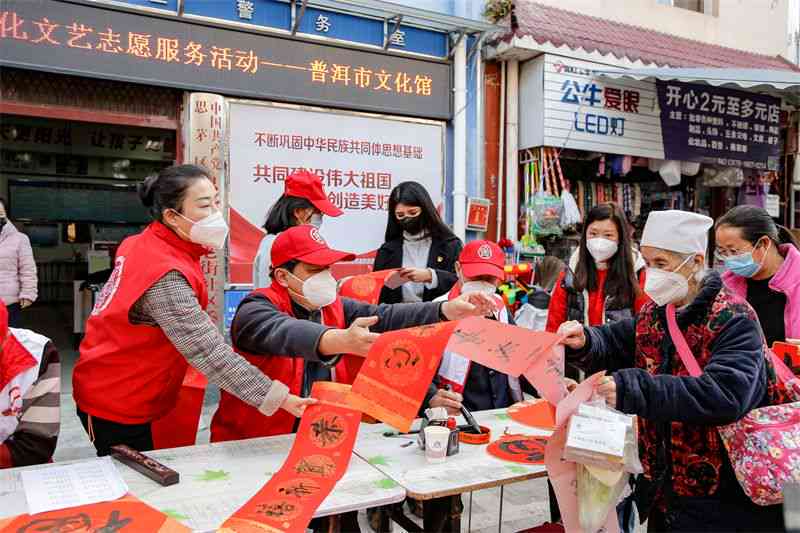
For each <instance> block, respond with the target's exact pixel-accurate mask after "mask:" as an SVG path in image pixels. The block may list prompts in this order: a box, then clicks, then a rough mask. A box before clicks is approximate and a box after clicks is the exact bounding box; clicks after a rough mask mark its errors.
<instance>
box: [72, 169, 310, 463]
mask: <svg viewBox="0 0 800 533" xmlns="http://www.w3.org/2000/svg"><path fill="white" fill-rule="evenodd" d="M139 196H140V198H141V200H142V203H143V204H144V206H145V207H147V208H148V210H149V211H150V214H151V216H152V217H153V219H154V222H153V223H152V224H150V225H149V226H148V227H147V228H146V229H145V230H144V231H143V232H142V233H140V234H138V235H134V236H133V237H130V238H128V239H125V241H123V243H122V244H121V245H120V247H119V250H118V251H117V254H116V259H115V265H114V271H113V273H112V274H111V277H110V279H109V280H108V282H107V283H106V285H105V287H104V288H103V290H102V292H101V293H100V295H99V296H98V298H97V302H96V304H95V307H94V310H93V311H92V314H91V316H90V317H89V320H88V322H87V324H86V336H85V338H84V340H83V343H82V344H81V348H80V358H79V359H78V363H77V364H76V365H75V371H74V373H73V378H72V383H73V394H74V397H75V403H76V404H77V408H78V416H79V417H80V419H81V422H82V423H83V426H84V428H85V429H86V431H87V433H88V434H89V437H90V439H91V440H92V442H93V443H94V445H95V448H97V453H98V455H107V454H108V453H109V451H110V447H111V446H113V445H115V444H127V445H128V446H130V447H132V448H134V449H136V450H140V451H144V450H151V449H153V434H152V428H151V424H152V422H153V421H155V420H158V419H159V418H161V417H163V416H164V415H166V414H167V413H168V412H169V411H170V410H172V409H173V408H174V407H175V404H176V401H177V397H178V392H179V390H180V387H181V383H182V381H183V377H184V374H185V373H186V369H187V365H188V364H191V365H192V366H194V367H195V368H197V369H198V370H199V371H201V372H203V373H204V374H205V375H206V376H207V377H208V379H209V381H211V382H212V383H215V384H217V385H218V386H219V387H221V388H222V389H223V390H225V391H228V392H229V393H231V394H233V395H235V396H236V397H238V398H240V399H241V400H242V401H244V402H246V403H247V404H248V405H251V406H253V407H254V408H257V409H258V410H259V412H261V413H264V414H265V415H273V414H274V413H275V412H276V411H278V410H279V409H283V410H285V411H286V412H287V413H290V414H291V415H292V416H300V415H301V414H302V413H303V411H304V410H305V407H306V405H309V404H311V403H314V400H310V401H309V400H308V399H301V398H298V397H297V396H295V395H292V394H290V393H289V388H288V387H287V386H286V385H285V384H283V383H281V382H280V381H275V380H272V379H270V378H269V377H268V376H266V375H264V374H263V373H261V372H260V371H259V370H258V369H257V368H255V367H254V366H252V365H250V364H249V363H248V362H247V361H246V360H244V359H243V358H242V357H240V356H239V355H237V354H236V353H234V352H233V350H232V349H231V348H230V346H228V345H227V344H225V341H224V339H223V337H222V335H221V334H220V333H219V330H218V329H217V327H216V326H215V325H214V323H213V322H212V321H211V319H210V318H209V316H208V314H207V313H206V312H205V308H206V305H207V304H208V292H207V289H206V284H205V279H204V277H203V272H202V269H201V268H200V258H201V257H202V256H204V255H206V254H207V253H209V252H210V251H211V250H212V249H214V248H220V247H222V245H223V244H224V242H225V238H226V236H227V233H228V227H227V225H226V224H225V220H224V219H223V217H222V213H221V211H220V210H219V205H218V194H217V191H216V189H215V187H214V184H213V183H212V181H211V179H210V178H209V175H208V173H207V171H206V170H204V169H203V168H201V167H198V166H195V165H178V166H172V167H169V168H166V169H164V170H162V171H161V172H160V173H159V174H158V175H155V176H151V177H149V178H147V179H146V180H145V181H144V182H143V183H142V184H141V185H140V186H139Z"/></svg>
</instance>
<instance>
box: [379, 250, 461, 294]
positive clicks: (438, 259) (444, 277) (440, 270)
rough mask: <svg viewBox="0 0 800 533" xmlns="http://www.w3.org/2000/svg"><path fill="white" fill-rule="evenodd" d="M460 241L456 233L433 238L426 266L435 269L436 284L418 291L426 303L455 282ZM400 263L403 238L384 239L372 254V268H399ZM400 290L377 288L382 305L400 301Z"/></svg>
mask: <svg viewBox="0 0 800 533" xmlns="http://www.w3.org/2000/svg"><path fill="white" fill-rule="evenodd" d="M463 247H464V244H463V243H462V242H461V239H459V238H458V237H456V236H451V237H448V238H446V239H444V240H439V239H433V242H432V243H431V251H430V253H429V254H428V268H432V269H434V270H435V271H436V276H437V277H438V278H439V284H438V286H437V287H436V288H435V289H431V290H428V289H425V291H424V292H423V293H422V301H423V302H430V301H433V300H435V299H436V298H438V297H439V296H441V295H442V294H446V293H447V292H448V291H449V290H450V289H451V288H452V287H453V285H455V283H456V281H458V277H457V276H456V274H455V272H456V261H457V260H458V255H459V254H460V253H461V249H462V248H463ZM402 266H403V239H402V238H399V239H394V240H392V241H386V242H385V243H383V246H381V247H380V249H379V250H378V254H377V255H376V256H375V266H374V268H373V270H376V271H377V270H387V269H390V268H401V267H402ZM402 291H403V289H402V287H398V288H396V289H387V288H386V287H384V288H383V290H382V291H381V298H380V302H381V303H384V304H396V303H400V302H402V301H403V292H402Z"/></svg>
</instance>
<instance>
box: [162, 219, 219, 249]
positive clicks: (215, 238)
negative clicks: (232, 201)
mask: <svg viewBox="0 0 800 533" xmlns="http://www.w3.org/2000/svg"><path fill="white" fill-rule="evenodd" d="M175 212H176V213H178V212H177V211H175ZM178 216H180V217H181V218H184V219H186V220H188V221H189V222H191V223H192V229H191V230H189V240H190V241H192V242H193V243H195V244H200V245H202V246H207V247H209V248H216V249H219V248H222V247H223V246H224V245H225V238H226V237H227V236H228V224H226V223H225V218H224V217H223V216H222V211H217V212H215V213H212V214H210V215H208V216H207V217H205V218H203V219H201V220H198V221H197V222H195V221H194V220H192V219H190V218H187V217H185V216H183V215H181V214H180V213H178Z"/></svg>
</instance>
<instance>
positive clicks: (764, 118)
mask: <svg viewBox="0 0 800 533" xmlns="http://www.w3.org/2000/svg"><path fill="white" fill-rule="evenodd" d="M607 68H608V66H606V65H602V64H600V63H593V62H589V61H577V60H572V59H566V58H561V57H558V56H553V55H550V54H547V55H545V56H544V57H539V58H537V59H534V60H532V61H530V62H528V63H525V64H524V65H523V67H522V72H521V77H520V80H521V81H520V84H521V90H520V109H522V110H523V111H522V116H521V120H520V148H523V149H524V148H531V147H537V146H555V147H565V148H573V149H576V150H586V151H591V152H604V153H612V154H621V155H631V156H640V157H650V158H654V159H674V160H679V161H702V162H707V163H716V164H721V165H727V166H740V167H745V168H757V169H767V168H769V169H774V168H777V164H778V158H779V156H780V146H779V139H780V99H778V98H775V97H772V96H766V95H760V94H755V93H750V92H747V91H737V90H734V89H726V88H721V87H713V86H709V85H698V84H690V83H681V82H672V81H670V82H664V81H658V82H650V81H637V80H629V79H625V78H620V79H609V78H605V77H602V76H600V75H598V74H597V72H596V71H597V70H606V69H607Z"/></svg>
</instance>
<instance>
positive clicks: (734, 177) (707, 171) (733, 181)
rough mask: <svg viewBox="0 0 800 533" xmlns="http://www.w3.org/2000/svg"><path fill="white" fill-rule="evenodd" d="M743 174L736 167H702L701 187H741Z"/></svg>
mask: <svg viewBox="0 0 800 533" xmlns="http://www.w3.org/2000/svg"><path fill="white" fill-rule="evenodd" d="M742 183H744V172H743V171H742V169H741V168H736V167H714V166H705V167H703V185H704V186H706V187H741V186H742Z"/></svg>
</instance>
